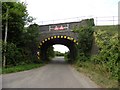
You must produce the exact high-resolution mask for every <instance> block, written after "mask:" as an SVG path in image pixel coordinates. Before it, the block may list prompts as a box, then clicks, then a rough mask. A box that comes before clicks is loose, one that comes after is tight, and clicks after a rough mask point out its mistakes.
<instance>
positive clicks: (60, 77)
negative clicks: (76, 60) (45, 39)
mask: <svg viewBox="0 0 120 90" xmlns="http://www.w3.org/2000/svg"><path fill="white" fill-rule="evenodd" d="M97 87H98V86H97V85H96V84H95V83H94V82H92V81H91V80H90V79H89V78H88V77H86V76H84V75H83V74H81V73H79V72H77V71H76V70H75V69H74V68H73V67H72V66H70V65H69V64H67V63H65V62H64V58H63V57H56V58H54V59H53V61H52V62H51V63H50V64H48V65H45V66H43V67H41V68H37V69H33V70H28V71H23V72H18V73H12V74H6V75H3V88H97Z"/></svg>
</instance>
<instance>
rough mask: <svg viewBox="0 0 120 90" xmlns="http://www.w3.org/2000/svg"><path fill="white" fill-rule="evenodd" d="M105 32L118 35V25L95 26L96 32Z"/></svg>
mask: <svg viewBox="0 0 120 90" xmlns="http://www.w3.org/2000/svg"><path fill="white" fill-rule="evenodd" d="M99 29H100V30H105V31H108V32H110V33H113V34H115V33H118V25H108V26H94V30H95V31H96V30H99Z"/></svg>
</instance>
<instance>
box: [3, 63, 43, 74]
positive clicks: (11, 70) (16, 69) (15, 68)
mask: <svg viewBox="0 0 120 90" xmlns="http://www.w3.org/2000/svg"><path fill="white" fill-rule="evenodd" d="M43 65H45V64H26V65H19V66H13V67H8V68H2V74H7V73H15V72H20V71H25V70H30V69H34V68H38V67H41V66H43Z"/></svg>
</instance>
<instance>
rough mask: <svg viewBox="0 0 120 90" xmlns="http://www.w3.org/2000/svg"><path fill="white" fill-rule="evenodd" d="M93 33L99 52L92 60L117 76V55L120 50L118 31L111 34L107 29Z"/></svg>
mask: <svg viewBox="0 0 120 90" xmlns="http://www.w3.org/2000/svg"><path fill="white" fill-rule="evenodd" d="M94 35H95V41H96V43H97V45H98V47H99V54H98V55H97V56H94V58H92V60H93V61H94V63H96V64H101V65H102V66H103V68H105V69H106V71H107V72H109V73H110V74H111V75H112V76H114V77H118V66H119V65H118V62H119V58H118V55H119V52H120V48H119V40H118V33H115V34H114V35H111V33H109V32H107V31H102V30H98V31H97V32H95V33H94Z"/></svg>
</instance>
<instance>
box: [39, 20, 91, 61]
mask: <svg viewBox="0 0 120 90" xmlns="http://www.w3.org/2000/svg"><path fill="white" fill-rule="evenodd" d="M90 20H91V19H85V20H82V21H80V22H68V23H59V24H49V25H41V26H40V29H39V30H40V37H39V40H40V43H39V46H38V47H39V52H38V53H37V54H38V58H41V59H42V60H45V59H47V49H48V48H49V47H50V46H52V45H55V44H61V45H65V46H67V47H68V48H69V50H70V58H71V60H73V59H74V58H75V57H76V54H77V48H76V45H77V44H78V34H77V33H75V32H74V31H73V29H74V28H75V27H83V26H88V21H90ZM61 49H62V48H61Z"/></svg>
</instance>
